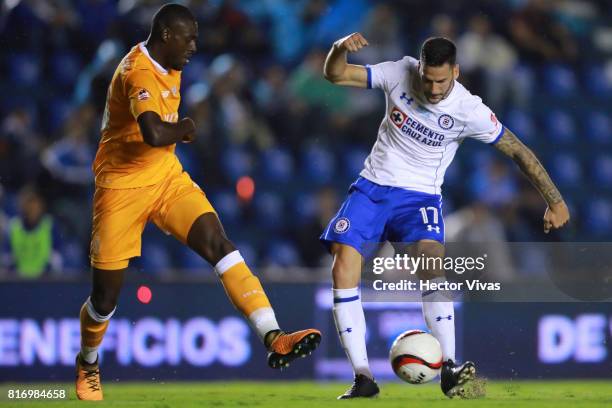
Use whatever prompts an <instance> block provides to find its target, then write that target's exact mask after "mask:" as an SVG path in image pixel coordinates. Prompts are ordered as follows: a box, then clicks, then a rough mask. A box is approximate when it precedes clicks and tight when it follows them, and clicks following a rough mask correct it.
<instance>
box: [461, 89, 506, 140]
mask: <svg viewBox="0 0 612 408" xmlns="http://www.w3.org/2000/svg"><path fill="white" fill-rule="evenodd" d="M466 131H467V134H466V137H471V138H473V139H476V140H479V141H481V142H484V143H489V144H495V143H496V142H497V141H498V140H499V139H500V138H501V136H502V135H503V133H504V126H503V125H502V124H501V122H500V121H499V120H498V119H497V117H496V116H495V114H494V113H493V111H491V109H489V107H488V106H487V105H485V104H484V103H482V100H480V98H478V100H477V102H476V106H475V107H474V110H473V111H472V113H471V114H470V115H469V117H468V122H467V125H466Z"/></svg>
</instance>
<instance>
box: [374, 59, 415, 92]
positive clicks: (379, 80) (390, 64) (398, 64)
mask: <svg viewBox="0 0 612 408" xmlns="http://www.w3.org/2000/svg"><path fill="white" fill-rule="evenodd" d="M408 60H409V57H404V58H403V59H401V60H399V61H385V62H381V63H379V64H375V65H366V67H365V68H366V71H367V75H368V89H372V88H379V89H382V90H383V91H385V92H387V93H389V90H390V89H392V88H393V87H394V86H395V85H397V84H398V83H399V82H400V81H401V80H402V78H403V77H404V76H405V75H406V74H407V73H408V64H409V61H408Z"/></svg>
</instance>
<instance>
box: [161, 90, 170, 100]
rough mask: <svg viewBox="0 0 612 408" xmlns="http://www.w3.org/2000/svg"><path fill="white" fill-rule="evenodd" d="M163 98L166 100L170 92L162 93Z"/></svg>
mask: <svg viewBox="0 0 612 408" xmlns="http://www.w3.org/2000/svg"><path fill="white" fill-rule="evenodd" d="M161 95H162V98H164V99H166V98H167V97H168V96H169V95H170V91H161Z"/></svg>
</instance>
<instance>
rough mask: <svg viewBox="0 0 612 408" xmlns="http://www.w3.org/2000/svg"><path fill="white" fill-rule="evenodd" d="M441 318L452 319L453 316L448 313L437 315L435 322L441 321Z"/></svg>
mask: <svg viewBox="0 0 612 408" xmlns="http://www.w3.org/2000/svg"><path fill="white" fill-rule="evenodd" d="M442 319H446V320H453V316H452V315H448V316H438V317H436V322H439V321H441V320H442Z"/></svg>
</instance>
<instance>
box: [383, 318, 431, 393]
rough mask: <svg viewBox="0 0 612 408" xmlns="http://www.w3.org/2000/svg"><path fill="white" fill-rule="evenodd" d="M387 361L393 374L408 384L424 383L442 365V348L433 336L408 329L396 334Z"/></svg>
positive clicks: (429, 379)
mask: <svg viewBox="0 0 612 408" xmlns="http://www.w3.org/2000/svg"><path fill="white" fill-rule="evenodd" d="M389 361H390V362H391V367H393V371H394V372H395V374H396V375H397V376H398V377H399V378H401V379H402V380H404V381H406V382H408V383H410V384H425V383H426V382H429V381H431V380H433V379H434V378H436V376H437V375H438V374H439V373H440V368H441V367H442V349H441V348H440V343H438V340H436V338H435V337H434V336H432V335H431V334H429V333H426V332H424V331H422V330H408V331H405V332H403V333H402V334H400V335H399V336H397V338H396V339H395V341H394V342H393V344H392V345H391V350H390V351H389Z"/></svg>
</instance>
